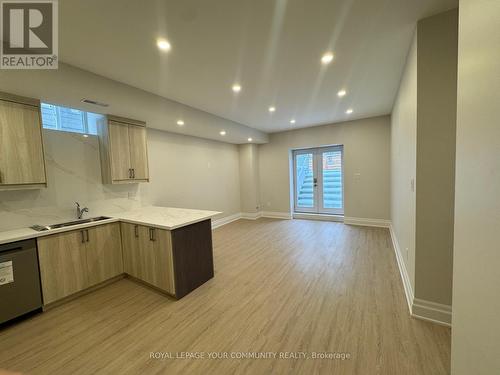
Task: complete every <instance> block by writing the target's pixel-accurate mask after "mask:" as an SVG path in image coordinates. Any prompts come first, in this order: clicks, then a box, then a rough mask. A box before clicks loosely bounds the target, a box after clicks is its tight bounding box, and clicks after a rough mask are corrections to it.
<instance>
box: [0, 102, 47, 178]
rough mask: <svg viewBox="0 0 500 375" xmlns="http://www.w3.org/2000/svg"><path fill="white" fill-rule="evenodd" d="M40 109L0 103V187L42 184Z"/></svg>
mask: <svg viewBox="0 0 500 375" xmlns="http://www.w3.org/2000/svg"><path fill="white" fill-rule="evenodd" d="M41 132H42V130H41V122H40V108H39V107H38V106H31V105H27V104H20V103H13V102H10V101H5V100H0V186H2V185H24V184H45V183H46V178H45V163H44V156H43V146H42V133H41Z"/></svg>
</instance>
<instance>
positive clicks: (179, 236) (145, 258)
mask: <svg viewBox="0 0 500 375" xmlns="http://www.w3.org/2000/svg"><path fill="white" fill-rule="evenodd" d="M121 228H122V243H123V259H124V270H125V273H127V274H129V275H131V276H133V277H134V278H136V279H139V280H141V281H143V282H145V283H148V284H150V285H152V286H154V287H156V288H158V289H161V290H163V291H165V292H167V293H169V294H171V295H173V296H175V297H176V298H182V297H184V296H185V295H186V294H188V293H190V292H191V291H193V290H194V289H196V288H198V287H199V286H200V285H202V284H204V283H205V282H207V281H208V280H210V279H211V278H212V277H214V262H213V253H212V227H211V222H210V220H204V221H202V222H199V223H195V224H191V225H187V226H184V227H181V228H177V229H173V230H171V231H170V230H164V229H159V228H152V227H147V226H144V225H136V224H129V223H123V222H122V223H121Z"/></svg>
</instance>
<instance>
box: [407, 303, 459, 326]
mask: <svg viewBox="0 0 500 375" xmlns="http://www.w3.org/2000/svg"><path fill="white" fill-rule="evenodd" d="M411 315H412V316H413V317H414V318H417V319H422V320H427V321H429V322H433V323H437V324H441V325H444V326H447V327H451V306H450V305H443V304H441V303H436V302H432V301H426V300H423V299H419V298H414V299H413V305H412V314H411Z"/></svg>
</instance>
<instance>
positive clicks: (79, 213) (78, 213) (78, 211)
mask: <svg viewBox="0 0 500 375" xmlns="http://www.w3.org/2000/svg"><path fill="white" fill-rule="evenodd" d="M75 204H76V216H77V217H78V220H80V219H81V218H82V216H83V214H84V213H85V212H89V209H88V208H87V207H83V208H80V203H78V202H75Z"/></svg>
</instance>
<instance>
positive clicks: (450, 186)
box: [415, 9, 458, 306]
mask: <svg viewBox="0 0 500 375" xmlns="http://www.w3.org/2000/svg"><path fill="white" fill-rule="evenodd" d="M417 32H418V41H417V44H418V54H417V60H418V64H417V65H418V78H417V81H418V89H417V118H418V122H417V178H416V182H417V185H416V186H417V190H416V204H417V205H416V229H415V230H416V239H415V247H416V256H415V273H416V275H415V297H416V298H420V299H425V300H426V301H431V302H436V303H440V304H444V305H448V306H450V305H451V299H452V298H451V297H452V279H453V215H454V211H453V208H454V200H455V144H456V141H455V138H456V113H457V40H458V10H457V9H454V10H450V11H448V12H444V13H440V14H437V15H435V16H432V17H428V18H425V19H423V20H420V21H419V22H418V29H417Z"/></svg>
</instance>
